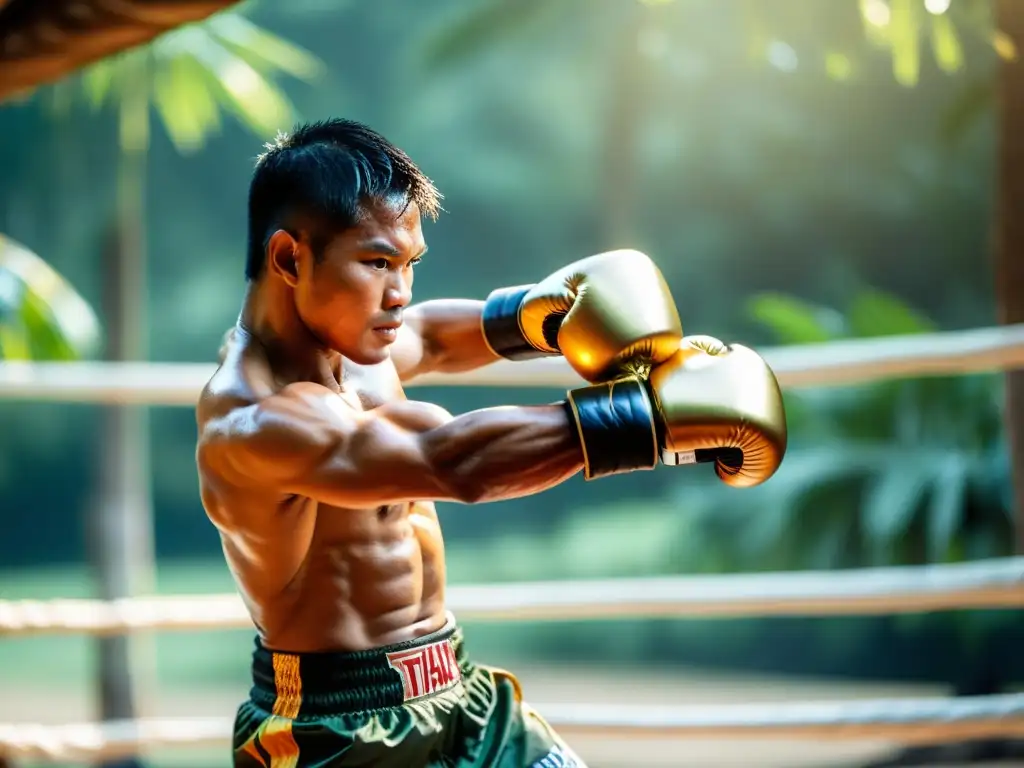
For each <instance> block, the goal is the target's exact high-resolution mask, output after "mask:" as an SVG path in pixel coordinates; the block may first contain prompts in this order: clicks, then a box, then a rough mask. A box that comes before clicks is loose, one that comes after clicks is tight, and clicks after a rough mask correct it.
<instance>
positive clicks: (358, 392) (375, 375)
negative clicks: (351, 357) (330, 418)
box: [342, 361, 405, 411]
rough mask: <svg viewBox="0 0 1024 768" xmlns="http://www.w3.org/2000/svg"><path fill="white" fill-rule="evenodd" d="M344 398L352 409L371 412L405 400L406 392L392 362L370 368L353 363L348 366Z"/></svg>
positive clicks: (344, 383)
mask: <svg viewBox="0 0 1024 768" xmlns="http://www.w3.org/2000/svg"><path fill="white" fill-rule="evenodd" d="M342 397H343V398H345V400H346V402H347V403H348V405H349V406H350V407H352V408H355V409H357V410H360V411H370V410H373V409H374V408H379V407H380V406H382V405H384V404H385V403H391V402H394V401H396V400H405V390H404V389H403V387H402V381H401V379H399V378H398V372H397V371H396V370H395V366H394V365H393V364H392V363H391V362H390V361H388V362H386V363H381V364H380V365H369V366H359V365H355V364H354V363H353V364H349V365H347V366H346V374H345V378H344V382H343V385H342Z"/></svg>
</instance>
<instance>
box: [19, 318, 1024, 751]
mask: <svg viewBox="0 0 1024 768" xmlns="http://www.w3.org/2000/svg"><path fill="white" fill-rule="evenodd" d="M762 351H763V352H764V355H765V357H766V359H767V360H768V361H769V363H770V364H771V365H772V367H773V368H774V370H775V371H776V374H777V375H778V378H779V381H780V383H781V384H782V385H783V386H784V387H807V386H838V385H844V384H858V383H866V382H871V381H878V380H883V379H891V378H899V377H909V376H932V375H962V374H968V373H978V372H984V371H993V370H1009V369H1014V368H1018V367H1024V325H1017V326H1004V327H999V328H984V329H976V330H970V331H956V332H945V333H937V334H927V335H915V336H907V337H888V338H884V339H857V340H850V341H842V342H830V343H827V344H820V345H806V346H800V347H780V348H774V349H767V350H762ZM211 371H212V366H210V365H189V364H151V363H147V364H137V365H136V364H116V363H54V364H25V363H13V362H8V363H0V398H7V399H27V400H34V401H39V400H44V401H60V402H77V403H110V402H119V403H134V404H149V405H192V404H194V402H195V398H196V397H197V395H198V393H199V391H200V389H201V388H202V386H203V384H204V383H205V380H206V378H207V377H208V376H209V374H210V373H211ZM414 383H415V384H421V385H435V386H451V385H467V386H508V387H520V386H532V387H566V386H573V385H575V384H578V383H579V379H578V377H577V376H576V375H575V374H574V373H573V372H572V371H571V370H570V369H569V368H568V367H567V366H566V365H565V363H564V361H562V360H560V359H547V360H540V361H533V362H528V363H516V364H505V363H498V364H495V365H493V366H489V367H488V368H486V369H484V370H482V371H477V372H473V373H471V374H460V375H458V376H432V377H423V379H421V380H418V381H417V382H414ZM449 605H450V608H451V609H452V610H453V611H454V612H455V613H456V615H458V616H459V617H460V619H462V620H464V621H466V620H476V621H525V620H555V621H557V620H583V619H614V618H624V617H634V618H635V617H640V616H643V617H670V616H671V617H684V616H685V617H739V616H769V615H775V616H779V615H804V616H807V615H818V616H823V615H839V614H858V615H865V614H879V613H884V614H893V613H907V612H922V611H936V610H964V609H979V608H986V609H992V608H996V609H1000V608H1002V609H1007V608H1020V607H1022V606H1024V558H1004V559H995V560H988V561H977V562H970V563H957V564H950V565H930V566H915V567H904V568H876V569H858V570H849V571H826V572H795V573H773V574H760V573H759V574H750V575H744V574H733V575H726V576H699V577H659V578H643V579H619V580H591V581H569V582H565V581H563V582H533V583H520V584H492V585H465V586H459V585H456V586H453V587H452V588H451V590H450V603H449ZM250 627H251V622H250V620H249V618H248V616H247V615H246V613H245V611H244V607H243V606H242V604H241V601H240V599H239V598H238V596H237V595H197V596H180V595H179V596H166V597H165V596H156V597H137V598H129V599H124V600H117V601H111V602H103V601H97V600H48V601H30V600H19V601H0V636H6V637H15V636H18V635H29V634H42V633H51V634H52V633H68V632H73V633H83V634H89V635H100V634H126V633H131V632H136V631H141V630H145V631H153V630H179V631H184V630H200V629H206V630H210V629H232V628H250ZM543 710H544V713H545V715H546V717H547V718H548V719H549V720H550V721H551V722H552V724H553V725H555V726H556V727H557V728H558V729H559V730H561V731H563V732H564V733H565V734H566V735H567V736H569V737H570V738H571V737H573V736H575V735H581V734H598V735H602V736H613V735H629V736H657V737H670V738H759V739H764V738H773V739H774V738H785V739H792V738H800V739H819V740H823V739H834V740H858V739H870V740H885V741H894V742H898V743H902V744H911V743H921V742H928V743H938V742H943V741H960V740H965V739H976V738H989V737H1024V694H1006V695H998V696H983V697H974V698H969V697H961V698H956V699H948V698H934V699H881V700H875V701H836V702H797V703H771V704H756V705H710V706H709V705H703V704H701V705H698V706H671V707H669V706H635V707H629V706H622V705H616V706H614V707H613V706H604V705H597V704H586V705H584V704H571V705H564V704H563V705H558V704H555V705H550V704H549V705H545V706H544V707H543ZM231 726H232V723H231V719H230V718H184V719H175V718H169V719H168V718H164V719H160V718H156V719H139V720H135V721H130V722H121V721H110V722H104V723H77V724H68V725H62V726H48V725H47V726H44V725H39V724H31V723H8V724H0V756H3V757H9V758H15V759H23V758H24V759H34V760H44V761H51V762H53V761H60V760H69V759H76V760H97V759H113V758H117V757H126V756H130V755H136V754H139V753H143V752H146V751H149V750H153V749H161V748H167V747H172V746H175V747H176V746H194V747H199V746H216V747H218V748H223V749H227V748H228V745H229V740H230V733H231Z"/></svg>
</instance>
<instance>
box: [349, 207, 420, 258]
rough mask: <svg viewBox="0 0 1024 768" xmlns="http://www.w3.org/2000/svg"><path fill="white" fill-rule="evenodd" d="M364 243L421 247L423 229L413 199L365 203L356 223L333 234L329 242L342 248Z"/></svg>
mask: <svg viewBox="0 0 1024 768" xmlns="http://www.w3.org/2000/svg"><path fill="white" fill-rule="evenodd" d="M367 243H377V244H383V245H386V246H389V248H388V250H394V251H396V252H403V253H404V252H407V251H415V252H418V251H422V250H423V249H424V241H423V229H422V227H421V224H420V212H419V208H418V207H417V206H416V204H415V203H411V202H410V203H408V204H406V203H405V202H404V201H402V202H401V203H397V204H375V205H365V206H363V207H362V209H361V210H360V216H359V219H358V220H357V221H356V224H355V225H354V226H353V227H351V228H349V229H347V230H345V231H344V232H342V233H340V234H339V235H338V236H337V237H336V238H334V243H333V245H334V246H335V247H341V248H343V249H345V250H349V249H352V248H359V247H360V246H364V245H365V244H367Z"/></svg>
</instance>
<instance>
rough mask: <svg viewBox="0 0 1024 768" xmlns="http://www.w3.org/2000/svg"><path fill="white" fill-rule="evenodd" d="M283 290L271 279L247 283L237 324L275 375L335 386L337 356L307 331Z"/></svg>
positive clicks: (338, 367) (338, 376)
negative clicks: (261, 351)
mask: <svg viewBox="0 0 1024 768" xmlns="http://www.w3.org/2000/svg"><path fill="white" fill-rule="evenodd" d="M285 290H286V289H285V288H282V287H280V286H275V285H274V284H273V281H271V280H260V281H258V282H255V283H250V284H249V285H248V286H247V287H246V291H245V297H244V299H243V300H242V311H241V313H240V314H239V317H238V327H239V328H240V329H241V331H242V333H244V334H245V335H246V336H248V337H249V339H250V340H251V341H252V342H255V343H256V344H257V345H258V346H259V347H260V348H261V349H262V350H263V353H264V354H265V355H266V358H267V362H268V363H269V364H270V367H271V369H272V370H273V371H274V374H275V376H277V377H279V378H281V379H285V380H289V381H313V382H316V383H318V384H323V385H324V386H328V387H331V388H337V387H338V386H339V384H340V382H341V375H342V371H341V356H340V355H339V354H338V353H337V352H334V351H332V350H330V349H328V348H327V347H325V346H324V345H323V344H322V343H321V342H320V340H319V339H317V338H316V337H315V336H314V335H313V334H312V333H311V332H310V330H309V329H308V328H307V327H306V326H305V324H304V323H303V322H302V320H301V319H300V318H299V316H298V313H297V312H296V311H295V305H294V303H293V299H292V297H291V296H290V295H285V294H284V291H285Z"/></svg>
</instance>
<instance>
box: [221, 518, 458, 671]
mask: <svg viewBox="0 0 1024 768" xmlns="http://www.w3.org/2000/svg"><path fill="white" fill-rule="evenodd" d="M310 513H313V514H315V516H316V521H315V524H314V530H313V535H312V541H311V542H310V545H309V548H308V550H307V551H306V557H305V559H304V560H303V561H302V563H301V565H300V566H299V567H298V569H297V570H296V571H295V573H294V576H293V577H292V578H291V579H290V580H289V581H288V582H287V584H286V585H285V586H284V587H283V588H276V589H275V588H273V587H274V586H276V585H272V584H271V583H268V582H265V581H264V579H263V578H261V577H262V576H265V575H267V572H266V571H265V570H264V571H262V572H256V571H255V570H252V571H250V572H249V574H246V573H245V571H247V570H249V569H247V568H244V567H243V568H241V569H238V568H235V569H234V570H235V576H236V578H237V580H238V584H239V586H240V588H241V589H242V592H243V595H244V596H245V598H246V602H247V604H248V606H249V609H250V612H251V613H252V616H253V620H254V621H255V622H256V625H257V626H258V627H259V629H260V635H261V640H262V642H263V645H265V646H266V647H268V648H271V649H275V650H280V651H294V652H315V651H359V650H365V649H369V648H378V647H380V646H384V645H391V644H394V643H399V642H403V641H406V640H411V639H414V638H416V637H419V636H421V635H424V634H428V633H430V632H433V631H435V630H437V629H440V628H441V627H442V626H444V623H445V619H446V613H445V566H444V544H443V541H442V538H441V531H440V527H439V525H438V521H437V514H436V512H435V510H434V505H433V504H430V503H416V504H405V505H395V506H392V507H388V508H383V509H379V510H351V509H345V510H343V509H337V508H331V507H323V506H321V508H320V509H315V508H314V509H309V510H306V511H304V512H303V514H310ZM300 528H301V526H300ZM281 533H282V534H283V535H284V536H287V535H288V532H286V531H281ZM225 550H226V553H227V554H228V559H229V561H232V560H234V559H235V558H232V557H231V553H230V551H229V548H228V547H225ZM264 566H265V567H266V566H271V568H270V570H273V571H278V573H280V570H278V569H277V568H274V567H273V566H272V565H271V564H270V563H268V562H266V561H264ZM247 575H249V576H250V577H252V578H246V576H247ZM261 582H262V583H261Z"/></svg>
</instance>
